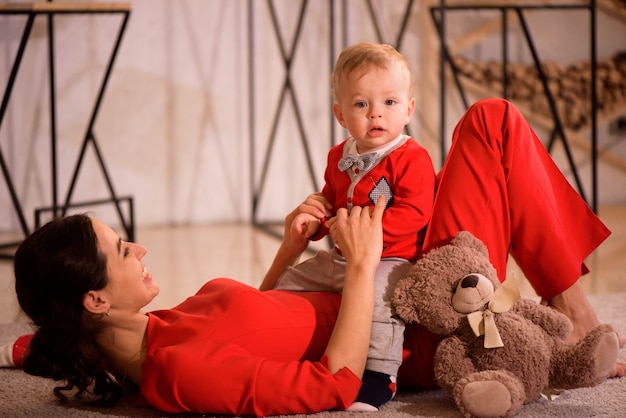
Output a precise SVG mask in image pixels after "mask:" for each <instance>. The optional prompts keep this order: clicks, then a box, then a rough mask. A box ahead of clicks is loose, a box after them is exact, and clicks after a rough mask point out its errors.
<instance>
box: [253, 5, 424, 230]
mask: <svg viewBox="0 0 626 418" xmlns="http://www.w3.org/2000/svg"><path fill="white" fill-rule="evenodd" d="M365 1H366V3H367V8H368V11H369V14H370V17H371V19H372V23H373V25H374V30H375V32H376V36H377V38H378V42H384V40H383V39H382V38H383V36H382V33H381V31H380V25H379V22H378V20H377V19H376V13H375V11H374V6H373V4H372V1H371V0H365ZM328 2H329V3H328V4H329V9H330V16H329V19H330V23H329V26H330V42H329V54H330V59H329V61H330V69H329V74H330V73H331V72H332V70H333V65H334V61H335V58H336V51H335V32H336V19H335V1H334V0H328ZM253 3H254V1H253V0H248V45H249V48H248V51H249V52H248V53H249V56H248V64H249V66H248V77H249V78H248V83H249V85H248V88H249V96H250V101H249V103H250V107H249V118H250V119H249V127H250V167H251V169H250V173H251V178H250V184H251V188H252V224H253V225H254V226H255V227H258V228H260V229H261V230H263V231H265V232H268V233H269V234H271V235H273V236H275V237H278V238H282V234H280V233H278V232H276V230H275V227H276V226H277V225H282V224H283V221H282V220H281V221H260V220H259V219H258V213H257V210H258V203H259V200H260V198H261V196H262V194H263V190H264V186H265V181H266V174H267V170H268V166H269V160H270V157H271V154H272V149H273V145H274V140H275V138H276V130H277V127H278V120H279V118H280V116H281V112H282V110H283V105H284V102H285V99H286V96H287V94H289V97H290V98H291V101H292V104H293V107H294V112H295V114H296V120H297V123H298V129H299V134H300V139H301V141H302V145H303V148H304V152H305V157H306V161H307V167H308V171H309V176H310V179H311V182H312V184H313V187H314V189H315V190H319V187H318V184H317V181H316V177H315V170H314V167H313V164H312V161H311V154H310V151H309V147H308V144H309V142H308V139H307V135H306V132H305V130H304V125H303V123H302V116H301V113H300V110H299V107H298V98H297V97H296V95H295V92H294V90H293V88H292V84H291V79H290V73H289V72H290V69H291V64H292V61H293V57H294V55H295V52H296V50H297V46H298V40H299V37H300V33H301V29H302V24H303V21H304V17H305V14H306V10H307V5H308V0H302V2H301V3H300V10H299V14H298V22H297V26H296V29H295V35H294V38H293V40H292V45H291V49H290V50H289V51H287V50H286V48H285V45H284V40H283V39H282V37H281V34H280V22H279V21H278V19H277V16H276V13H275V10H274V4H273V1H272V0H266V4H267V7H268V9H269V11H270V15H271V18H272V27H273V29H274V33H275V35H276V40H277V42H278V45H279V47H280V51H281V56H282V64H283V66H284V68H285V70H286V74H285V80H284V82H283V85H282V90H281V95H280V100H279V103H278V107H277V109H276V113H275V116H274V119H273V122H272V129H271V132H270V136H269V142H268V144H269V145H268V147H267V149H266V151H265V154H264V157H263V166H262V169H261V175H260V180H259V181H257V178H256V164H255V155H256V148H255V143H256V133H255V127H256V124H255V95H254V91H255V82H254V50H255V48H254V24H253V22H254V8H253ZM414 3H415V1H414V0H408V1H407V4H406V8H405V11H404V13H403V16H402V21H401V25H400V29H399V32H398V35H397V38H396V39H395V44H394V45H395V47H396V49H400V46H401V44H402V40H403V39H404V34H405V32H406V28H407V24H408V20H409V17H410V12H411V9H412V7H413V4H414ZM341 8H342V9H341V10H342V19H343V21H342V24H341V27H342V32H341V44H342V45H343V46H345V45H347V42H348V35H347V23H346V18H347V15H348V7H347V0H342V3H341ZM331 104H332V103H331ZM329 108H330V107H329ZM329 117H330V120H331V123H330V144H329V146H332V145H333V144H334V138H335V129H336V128H335V123H334V116H333V114H332V112H330V116H329ZM407 132H408V127H407Z"/></svg>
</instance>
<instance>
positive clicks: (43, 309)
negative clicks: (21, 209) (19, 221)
mask: <svg viewBox="0 0 626 418" xmlns="http://www.w3.org/2000/svg"><path fill="white" fill-rule="evenodd" d="M14 269H15V290H16V292H17V300H18V302H19V304H20V306H21V308H22V310H23V311H24V312H25V313H26V314H27V315H28V316H29V317H30V319H31V320H32V321H33V324H34V325H35V327H36V332H35V336H34V337H33V339H32V341H31V343H30V352H29V354H28V355H27V356H26V358H25V359H24V364H23V367H24V371H25V372H26V373H29V374H32V375H35V376H43V377H48V378H52V379H54V380H56V381H59V380H64V381H65V386H59V387H56V388H55V389H54V393H55V395H56V397H57V398H59V399H60V400H61V401H64V402H65V401H67V400H68V397H67V396H66V395H65V394H64V393H63V392H68V391H72V390H75V389H76V390H77V392H76V393H75V397H81V396H82V395H83V394H84V393H85V391H88V392H89V391H90V390H89V387H90V385H91V384H94V388H93V393H94V394H95V395H97V396H99V400H98V401H97V403H99V404H102V405H111V404H114V403H116V402H117V401H118V400H119V399H120V398H121V394H122V389H121V387H120V386H119V385H118V384H117V382H116V381H115V380H114V379H113V378H112V377H111V376H110V375H109V374H108V373H107V371H106V368H105V364H104V354H103V352H102V350H101V349H100V348H99V347H98V345H97V344H96V337H97V335H98V333H99V332H100V331H101V330H102V324H101V321H100V319H101V318H99V317H98V316H97V315H94V314H91V313H89V312H86V311H85V309H84V307H83V297H84V295H85V294H86V293H87V292H89V291H90V290H100V289H103V288H104V287H106V285H107V283H108V276H107V262H106V256H104V254H102V253H101V252H99V250H98V242H97V238H96V233H95V231H94V228H93V224H92V222H91V218H89V217H88V216H87V215H71V216H67V217H65V218H58V219H55V220H52V221H50V222H49V223H47V224H45V225H44V226H42V227H41V228H39V229H38V230H36V231H35V232H34V233H33V234H31V235H30V236H28V237H27V238H26V239H25V240H24V241H23V242H22V244H21V245H20V246H19V248H18V249H17V251H16V253H15V264H14Z"/></svg>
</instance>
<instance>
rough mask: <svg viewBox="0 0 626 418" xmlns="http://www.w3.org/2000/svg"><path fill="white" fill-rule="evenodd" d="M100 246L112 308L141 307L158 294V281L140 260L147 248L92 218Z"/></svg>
mask: <svg viewBox="0 0 626 418" xmlns="http://www.w3.org/2000/svg"><path fill="white" fill-rule="evenodd" d="M92 224H93V228H94V231H95V232H96V237H97V239H98V247H99V249H100V251H101V252H102V253H103V254H104V255H105V256H106V259H107V273H108V276H109V284H108V285H107V287H106V288H105V289H103V290H104V291H105V292H106V294H107V296H108V298H109V303H110V308H111V310H112V311H113V310H116V309H117V310H131V311H133V310H139V309H141V308H143V307H144V306H146V305H147V304H148V303H150V302H151V301H152V299H154V298H155V297H156V296H157V295H158V294H159V285H158V284H157V283H156V282H155V281H154V280H153V279H152V276H151V275H150V273H148V269H147V268H146V266H145V265H144V264H143V262H142V261H141V260H142V258H143V256H144V255H146V252H147V250H146V248H145V247H143V246H141V245H139V244H135V243H132V242H126V241H122V239H121V238H120V237H119V236H118V234H117V233H116V232H115V231H114V230H113V229H112V228H110V227H109V226H107V225H105V224H104V223H102V222H100V221H98V220H96V219H93V220H92Z"/></svg>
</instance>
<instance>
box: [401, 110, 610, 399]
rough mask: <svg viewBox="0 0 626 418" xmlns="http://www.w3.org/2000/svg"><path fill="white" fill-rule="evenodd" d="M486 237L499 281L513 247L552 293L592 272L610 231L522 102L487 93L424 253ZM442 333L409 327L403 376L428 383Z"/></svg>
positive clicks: (459, 150) (441, 193)
mask: <svg viewBox="0 0 626 418" xmlns="http://www.w3.org/2000/svg"><path fill="white" fill-rule="evenodd" d="M461 230H466V231H470V232H472V233H473V234H474V235H475V236H476V237H478V238H480V239H481V240H482V241H483V242H484V243H485V245H486V246H487V248H488V249H489V257H490V260H491V263H492V264H493V265H494V267H495V268H496V271H497V272H498V277H499V278H500V280H502V281H503V280H504V279H505V278H506V277H505V275H506V263H507V258H508V255H509V253H510V254H511V255H512V256H513V258H514V259H515V261H516V262H517V263H518V265H519V266H520V268H521V269H522V271H523V272H524V274H525V275H526V277H527V278H528V280H529V281H530V283H531V285H532V286H533V288H534V289H535V291H536V292H537V293H538V294H539V295H540V296H541V297H543V298H546V299H549V298H552V297H553V296H555V295H557V294H559V293H561V292H563V291H564V290H565V289H567V288H568V287H570V286H571V285H572V284H573V283H575V282H576V280H578V279H579V277H580V276H581V275H582V274H585V273H587V272H588V270H587V268H586V267H585V265H584V259H585V258H586V257H587V256H588V255H589V254H591V252H593V251H594V250H595V249H596V247H598V245H600V243H601V242H602V241H604V240H605V239H606V238H607V237H608V236H609V234H610V231H609V230H608V229H607V228H606V226H605V225H604V224H603V223H602V222H601V221H600V219H598V217H597V216H596V215H595V214H594V213H593V211H591V209H590V208H589V207H588V205H587V204H586V203H585V201H584V200H583V199H582V198H581V197H580V195H579V194H578V193H577V192H576V191H575V190H574V189H573V188H572V187H571V185H570V184H569V183H568V181H567V179H566V178H565V177H564V176H563V174H562V173H561V171H560V170H559V168H558V167H557V166H556V165H555V164H554V162H553V161H552V158H551V157H550V155H549V154H548V152H547V151H546V149H545V147H544V146H543V144H542V143H541V142H540V141H539V139H538V138H537V136H536V135H535V133H534V132H533V130H532V128H531V127H530V125H529V124H528V122H527V121H526V120H525V119H524V117H523V116H522V115H521V114H520V113H519V111H518V110H517V108H516V107H515V106H514V105H512V104H511V103H509V102H507V101H506V100H502V99H486V100H481V101H479V102H477V103H475V104H474V105H473V106H471V107H470V108H469V109H468V110H467V112H466V113H465V115H464V116H463V117H462V118H461V120H460V121H459V123H458V124H457V126H456V128H455V130H454V133H453V136H452V147H451V149H450V153H449V155H448V158H447V160H446V163H445V165H444V167H443V168H442V170H441V172H440V173H439V174H438V186H437V193H436V195H435V205H434V209H433V217H432V219H431V221H430V224H429V226H428V230H427V232H426V238H425V242H424V251H423V252H424V253H426V252H427V251H428V250H429V249H432V248H434V247H438V246H440V245H442V244H445V243H446V242H448V241H449V240H450V239H452V238H453V237H454V236H455V235H456V233H457V232H458V231H461ZM437 341H438V340H437V338H436V337H435V336H433V335H432V334H430V333H429V332H428V331H426V330H425V329H424V328H423V327H421V326H419V325H415V326H413V325H410V326H408V327H407V332H406V340H405V359H404V363H403V365H402V368H401V369H400V373H399V376H398V381H399V382H400V380H403V382H402V383H404V384H405V385H406V386H409V387H411V386H419V387H429V386H432V384H434V380H430V379H432V377H433V376H432V356H434V351H435V347H436V344H437Z"/></svg>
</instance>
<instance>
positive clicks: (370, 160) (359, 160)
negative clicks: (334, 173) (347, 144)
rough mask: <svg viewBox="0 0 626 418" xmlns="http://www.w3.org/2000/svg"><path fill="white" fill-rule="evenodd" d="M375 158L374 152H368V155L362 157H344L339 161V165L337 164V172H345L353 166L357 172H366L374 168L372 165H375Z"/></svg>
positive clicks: (354, 155) (376, 155) (352, 155)
mask: <svg viewBox="0 0 626 418" xmlns="http://www.w3.org/2000/svg"><path fill="white" fill-rule="evenodd" d="M377 157H378V154H377V153H375V152H370V153H369V154H363V155H356V154H350V155H346V156H345V157H343V158H342V159H341V160H339V164H338V167H339V171H346V170H347V169H349V168H350V167H352V166H355V167H356V168H358V169H359V170H365V171H368V170H369V169H371V168H372V167H373V166H374V163H376V158H377Z"/></svg>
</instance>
